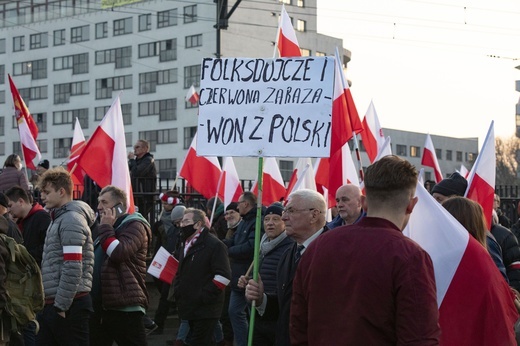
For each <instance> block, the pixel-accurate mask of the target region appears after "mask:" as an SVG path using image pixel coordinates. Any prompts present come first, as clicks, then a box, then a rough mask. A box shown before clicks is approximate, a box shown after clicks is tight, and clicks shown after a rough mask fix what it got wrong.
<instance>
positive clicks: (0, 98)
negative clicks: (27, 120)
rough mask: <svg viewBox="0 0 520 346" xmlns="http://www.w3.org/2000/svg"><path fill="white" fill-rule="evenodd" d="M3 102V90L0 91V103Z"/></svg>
mask: <svg viewBox="0 0 520 346" xmlns="http://www.w3.org/2000/svg"><path fill="white" fill-rule="evenodd" d="M4 103H5V90H2V91H0V104H4Z"/></svg>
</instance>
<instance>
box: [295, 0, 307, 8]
mask: <svg viewBox="0 0 520 346" xmlns="http://www.w3.org/2000/svg"><path fill="white" fill-rule="evenodd" d="M296 6H298V7H305V2H304V0H296Z"/></svg>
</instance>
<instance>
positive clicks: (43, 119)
mask: <svg viewBox="0 0 520 346" xmlns="http://www.w3.org/2000/svg"><path fill="white" fill-rule="evenodd" d="M33 118H34V121H35V122H36V126H38V130H39V132H47V113H36V114H35V113H33Z"/></svg>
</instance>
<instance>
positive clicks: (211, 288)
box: [173, 208, 231, 346]
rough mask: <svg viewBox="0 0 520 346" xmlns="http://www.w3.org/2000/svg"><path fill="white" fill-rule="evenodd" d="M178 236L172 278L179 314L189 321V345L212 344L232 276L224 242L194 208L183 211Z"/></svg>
mask: <svg viewBox="0 0 520 346" xmlns="http://www.w3.org/2000/svg"><path fill="white" fill-rule="evenodd" d="M180 240H181V241H182V246H181V248H180V249H179V251H178V258H179V268H178V270H177V274H176V276H175V279H174V280H173V288H174V292H175V300H176V301H177V309H178V311H179V318H180V319H181V320H187V321H188V323H189V325H190V345H192V346H207V345H211V343H212V336H213V331H214V330H215V326H216V324H217V322H218V319H219V318H220V315H221V313H222V306H223V305H224V290H225V288H226V286H227V285H228V284H229V279H230V278H231V268H230V267H229V259H228V257H227V253H226V246H225V245H224V244H223V243H222V242H221V241H220V240H219V239H218V238H216V237H215V236H213V235H212V234H210V233H209V230H208V227H207V225H206V214H205V213H204V212H203V211H202V210H199V209H193V208H188V209H186V210H185V211H184V216H183V218H182V221H181V232H180Z"/></svg>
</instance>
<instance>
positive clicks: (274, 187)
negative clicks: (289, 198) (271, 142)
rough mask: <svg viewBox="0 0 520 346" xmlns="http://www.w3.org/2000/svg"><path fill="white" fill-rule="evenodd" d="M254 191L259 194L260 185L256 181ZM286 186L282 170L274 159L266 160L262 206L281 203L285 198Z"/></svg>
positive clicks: (268, 158)
mask: <svg viewBox="0 0 520 346" xmlns="http://www.w3.org/2000/svg"><path fill="white" fill-rule="evenodd" d="M252 191H253V193H254V194H258V184H257V182H256V181H255V183H254V184H253V188H252ZM285 191H286V189H285V184H284V182H283V178H282V174H281V173H280V168H278V163H276V159H275V158H274V157H267V158H265V159H264V174H263V185H262V204H263V205H270V204H273V203H274V202H279V201H280V200H282V199H283V198H284V197H285Z"/></svg>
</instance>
